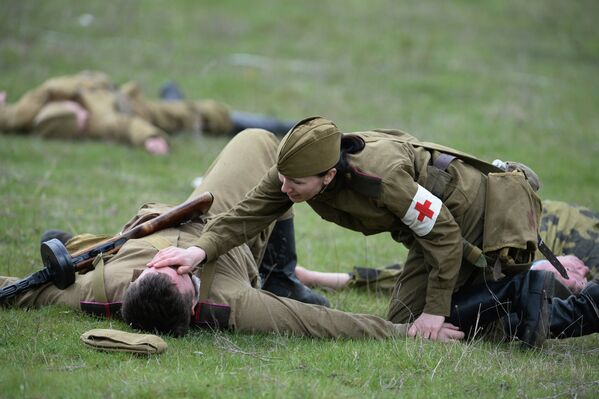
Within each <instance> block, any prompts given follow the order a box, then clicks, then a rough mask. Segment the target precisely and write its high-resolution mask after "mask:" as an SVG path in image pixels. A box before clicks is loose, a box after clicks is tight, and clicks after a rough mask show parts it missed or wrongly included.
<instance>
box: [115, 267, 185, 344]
mask: <svg viewBox="0 0 599 399" xmlns="http://www.w3.org/2000/svg"><path fill="white" fill-rule="evenodd" d="M192 303H193V298H192V296H191V295H183V294H181V292H179V290H177V288H176V286H175V284H173V282H172V281H171V279H170V278H169V277H168V276H166V275H164V274H160V273H153V274H148V275H146V276H144V277H143V278H141V279H140V280H139V281H136V282H135V283H134V284H131V286H130V287H129V289H127V292H126V293H125V299H124V301H123V307H122V308H121V314H122V316H123V319H124V320H125V322H126V323H127V324H129V325H130V326H131V327H133V328H136V329H139V330H143V331H149V332H157V333H163V334H169V335H172V336H175V337H181V336H183V335H185V334H187V332H188V331H189V322H190V320H191V306H192Z"/></svg>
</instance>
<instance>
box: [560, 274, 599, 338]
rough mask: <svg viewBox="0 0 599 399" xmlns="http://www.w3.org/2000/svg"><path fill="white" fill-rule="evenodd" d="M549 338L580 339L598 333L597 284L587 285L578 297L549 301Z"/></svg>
mask: <svg viewBox="0 0 599 399" xmlns="http://www.w3.org/2000/svg"><path fill="white" fill-rule="evenodd" d="M550 331H551V336H552V337H554V338H569V337H581V336H583V335H588V334H592V333H596V332H599V284H597V283H595V282H590V283H587V285H586V286H585V287H584V289H583V290H582V292H581V293H580V294H578V295H571V296H570V297H569V298H567V299H560V298H553V299H552V301H551V323H550Z"/></svg>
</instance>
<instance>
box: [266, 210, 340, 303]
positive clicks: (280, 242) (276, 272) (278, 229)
mask: <svg viewBox="0 0 599 399" xmlns="http://www.w3.org/2000/svg"><path fill="white" fill-rule="evenodd" d="M296 265H297V254H296V252H295V233H294V229H293V219H287V220H283V221H279V222H277V223H276V224H275V227H274V229H273V232H272V234H271V235H270V238H269V239H268V245H267V247H266V252H265V254H264V259H263V260H262V263H261V264H260V276H261V277H262V289H263V290H266V291H269V292H272V293H273V294H275V295H277V296H282V297H286V298H291V299H295V300H297V301H300V302H305V303H313V304H316V305H323V306H327V307H328V306H329V301H328V300H327V299H326V298H325V297H323V296H322V295H318V294H317V293H315V292H313V291H312V290H311V289H310V288H308V287H306V286H305V285H303V284H302V283H301V282H300V281H299V279H298V278H297V276H296V275H295V266H296Z"/></svg>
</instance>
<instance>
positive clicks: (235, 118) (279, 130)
mask: <svg viewBox="0 0 599 399" xmlns="http://www.w3.org/2000/svg"><path fill="white" fill-rule="evenodd" d="M230 117H231V121H232V122H233V132H232V133H233V134H237V133H239V132H241V131H242V130H244V129H250V128H255V129H264V130H268V131H269V132H272V133H274V134H276V135H279V136H284V135H285V134H287V132H289V130H291V128H292V127H293V126H295V124H296V121H286V120H281V119H277V118H273V117H270V116H266V115H260V114H251V113H246V112H239V111H231V112H230Z"/></svg>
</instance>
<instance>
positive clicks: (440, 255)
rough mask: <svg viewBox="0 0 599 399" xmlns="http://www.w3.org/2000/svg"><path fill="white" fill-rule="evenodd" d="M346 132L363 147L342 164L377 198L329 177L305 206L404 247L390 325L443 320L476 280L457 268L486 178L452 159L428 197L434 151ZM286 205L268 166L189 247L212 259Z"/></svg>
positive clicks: (479, 214) (477, 273) (472, 236)
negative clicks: (371, 185) (373, 186)
mask: <svg viewBox="0 0 599 399" xmlns="http://www.w3.org/2000/svg"><path fill="white" fill-rule="evenodd" d="M351 134H352V135H354V136H358V137H360V138H362V139H363V140H364V142H365V147H364V149H363V150H362V151H360V152H358V153H355V154H349V155H348V160H349V162H350V164H351V165H352V166H354V167H355V168H356V169H357V170H359V171H360V173H362V174H366V175H372V176H377V177H379V178H380V192H379V193H378V194H377V195H370V194H369V193H364V192H361V190H360V189H359V188H357V187H356V186H353V185H352V182H351V178H349V177H346V176H337V178H336V179H335V180H334V181H333V183H332V184H331V185H330V186H329V187H328V188H327V189H326V190H325V191H324V192H323V193H322V194H320V195H318V196H316V197H315V198H313V199H311V200H309V201H308V205H309V206H310V207H312V208H313V209H314V210H315V211H316V212H317V213H318V214H319V215H320V216H322V217H323V219H325V220H328V221H331V222H333V223H336V224H338V225H340V226H343V227H346V228H349V229H351V230H355V231H358V232H361V233H363V234H365V235H370V234H376V233H381V232H389V233H390V234H391V236H392V237H393V239H394V240H396V241H398V242H402V243H404V244H406V245H407V246H408V247H409V248H410V251H409V255H408V259H407V261H406V265H405V268H404V271H403V273H402V276H401V278H400V279H399V281H398V283H397V286H396V289H395V290H394V294H393V298H392V301H391V304H390V309H389V318H390V319H391V320H393V321H396V322H406V321H408V320H409V319H410V318H411V317H414V316H417V315H419V314H420V313H422V312H426V313H432V314H437V315H444V316H447V315H449V312H450V302H451V295H452V293H453V292H454V291H455V290H456V288H458V287H460V286H461V285H463V284H464V283H465V282H466V281H469V282H474V281H477V279H480V278H481V276H482V272H481V269H478V268H475V267H474V266H472V265H470V264H467V263H465V262H462V245H463V240H462V238H465V239H466V240H468V241H469V242H470V243H472V244H474V245H480V244H481V241H482V232H483V219H484V218H483V214H484V203H485V192H486V176H485V175H484V174H483V173H481V172H480V171H479V170H477V169H475V168H474V167H472V166H470V165H468V164H465V163H464V162H462V161H461V160H455V161H454V162H452V163H451V164H450V165H449V168H448V170H447V171H448V173H449V174H450V175H451V177H452V180H451V182H450V183H449V184H448V185H447V188H446V190H445V192H444V193H443V194H442V198H436V197H435V196H433V195H432V194H431V193H430V192H429V191H428V190H426V189H425V188H424V186H426V185H427V179H428V172H427V170H428V166H429V165H430V162H431V157H436V156H438V152H436V151H431V150H427V149H425V148H422V147H420V146H417V145H412V144H411V143H406V142H405V141H403V142H402V141H401V140H397V137H396V136H394V135H390V134H385V133H382V132H378V131H368V132H358V133H351ZM398 134H399V135H401V136H403V138H408V139H409V140H411V141H413V142H415V143H416V142H417V140H416V139H415V138H413V137H411V136H409V135H407V134H404V133H401V132H398ZM427 201H428V203H427ZM292 204H293V203H292V202H291V200H290V199H289V198H288V197H287V195H286V194H284V193H282V192H281V182H280V181H279V179H278V175H277V169H276V168H274V167H273V168H271V169H270V170H269V171H268V173H267V174H266V175H265V176H264V178H263V179H262V181H261V182H260V184H259V185H258V186H257V187H256V188H255V189H254V190H253V191H252V192H251V193H249V194H248V196H247V197H246V199H244V200H243V201H242V202H240V203H239V204H237V205H236V206H235V207H234V208H233V209H231V210H230V211H229V212H227V213H226V214H223V215H220V216H218V217H217V218H215V219H214V220H213V221H211V222H210V223H209V224H208V226H207V227H206V230H205V232H204V234H202V236H201V237H200V238H199V240H198V241H197V242H196V245H197V246H199V247H201V248H203V249H204V250H205V251H206V253H207V258H208V259H209V260H213V259H215V258H217V257H218V255H220V254H222V253H224V252H226V251H227V250H228V249H229V248H231V247H233V246H235V245H237V244H238V243H240V242H243V240H244V237H246V236H251V235H253V234H255V233H256V232H258V231H261V230H262V229H264V226H266V225H268V224H269V223H271V222H272V221H273V220H274V219H275V218H277V217H278V216H279V215H281V214H282V213H283V212H285V211H287V210H288V209H289V208H290V207H291V206H292ZM419 204H420V205H419ZM435 207H436V209H433V208H435ZM473 275H474V276H473Z"/></svg>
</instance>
